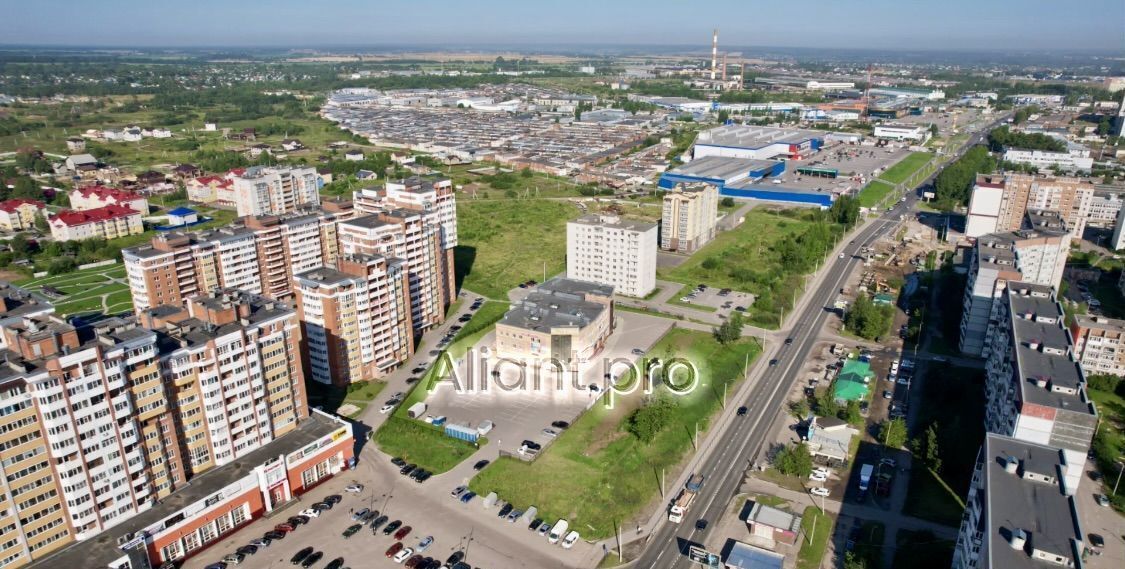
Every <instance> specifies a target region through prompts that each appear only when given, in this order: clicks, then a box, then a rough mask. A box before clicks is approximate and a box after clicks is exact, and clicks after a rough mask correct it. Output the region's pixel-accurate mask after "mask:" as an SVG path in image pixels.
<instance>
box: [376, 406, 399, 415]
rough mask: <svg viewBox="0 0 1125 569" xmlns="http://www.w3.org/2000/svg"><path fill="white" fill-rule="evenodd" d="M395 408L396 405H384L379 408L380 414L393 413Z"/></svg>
mask: <svg viewBox="0 0 1125 569" xmlns="http://www.w3.org/2000/svg"><path fill="white" fill-rule="evenodd" d="M394 408H395V406H394V404H391V403H387V404H386V405H383V406H382V407H380V408H379V412H380V413H382V414H384V415H386V414H387V413H390V412H391V411H393V410H394Z"/></svg>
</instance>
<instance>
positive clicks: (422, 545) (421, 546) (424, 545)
mask: <svg viewBox="0 0 1125 569" xmlns="http://www.w3.org/2000/svg"><path fill="white" fill-rule="evenodd" d="M433 544H434V536H432V535H427V536H426V537H423V538H422V541H419V542H418V547H416V548H414V549H415V550H416V551H417V552H418V553H422V552H423V551H425V550H427V549H429V547H430V546H431V545H433Z"/></svg>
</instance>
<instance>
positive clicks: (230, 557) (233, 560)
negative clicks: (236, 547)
mask: <svg viewBox="0 0 1125 569" xmlns="http://www.w3.org/2000/svg"><path fill="white" fill-rule="evenodd" d="M245 558H246V556H245V555H240V554H238V553H230V554H227V555H225V556H224V557H223V563H230V564H231V565H238V564H239V563H242V560H243V559H245Z"/></svg>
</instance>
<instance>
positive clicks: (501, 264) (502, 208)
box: [454, 200, 579, 300]
mask: <svg viewBox="0 0 1125 569" xmlns="http://www.w3.org/2000/svg"><path fill="white" fill-rule="evenodd" d="M578 214H579V212H578V210H577V208H575V207H574V206H573V205H571V204H568V203H565V202H560V201H552V200H504V201H484V200H481V201H475V202H474V201H472V200H458V202H457V238H458V242H459V244H458V246H457V249H456V250H455V251H454V256H455V257H456V267H457V278H458V280H459V281H461V286H464V287H465V288H467V289H469V290H471V291H473V292H475V293H478V294H483V295H484V296H486V297H489V298H493V299H500V300H506V299H507V293H508V290H509V289H511V288H513V287H515V286H516V285H518V284H519V283H521V282H524V281H527V280H528V279H535V280H542V279H543V272H544V267H546V273H547V276H548V277H550V276H551V275H554V274H558V273H559V272H562V271H563V270H564V269H565V268H566V259H565V258H566V222H567V221H568V220H570V219H573V218H576V217H578Z"/></svg>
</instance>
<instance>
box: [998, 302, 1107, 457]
mask: <svg viewBox="0 0 1125 569" xmlns="http://www.w3.org/2000/svg"><path fill="white" fill-rule="evenodd" d="M1006 296H1007V298H1008V305H1009V307H1010V310H1009V318H1011V329H1012V342H1013V345H1014V346H1015V349H1014V351H1015V356H1016V361H1015V366H1014V367H1015V373H1016V374H1017V377H1016V378H1015V380H1016V382H1017V385H1018V389H1019V391H1020V400H1021V401H1024V402H1029V403H1033V404H1036V405H1042V406H1047V407H1052V408H1055V409H1065V410H1068V411H1072V412H1075V413H1088V414H1091V415H1093V414H1094V413H1095V411H1094V407H1093V405H1091V404H1090V402H1089V400H1088V399H1087V398H1086V393H1085V390H1086V388H1085V378H1084V377H1083V375H1082V370H1081V368H1080V367H1079V364H1078V363H1077V362H1075V361H1074V360H1072V359H1071V338H1070V334H1069V332H1068V331H1067V330H1066V328H1065V326H1064V323H1063V320H1064V318H1065V316H1064V313H1063V311H1062V307H1061V306H1059V304H1058V302H1057V301H1056V300H1055V297H1054V291H1053V289H1052V288H1051V287H1049V286H1044V285H1035V284H1029V283H1024V282H1013V283H1009V285H1008V294H1007V295H1006ZM1088 444H1089V441H1086V445H1087V446H1088Z"/></svg>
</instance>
